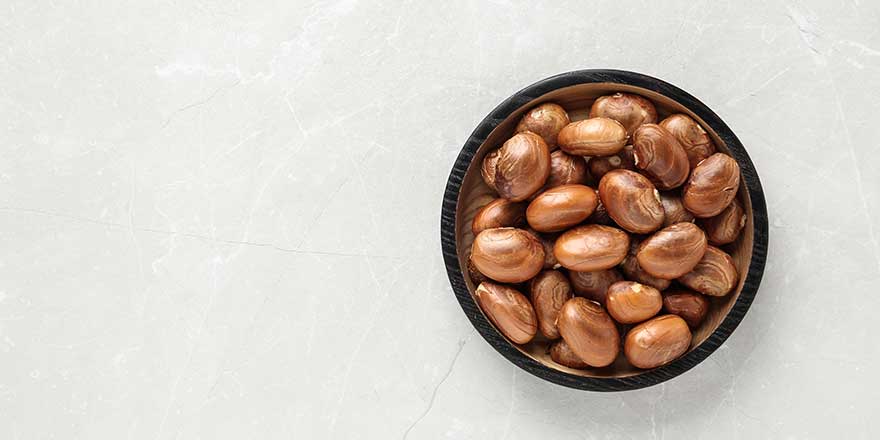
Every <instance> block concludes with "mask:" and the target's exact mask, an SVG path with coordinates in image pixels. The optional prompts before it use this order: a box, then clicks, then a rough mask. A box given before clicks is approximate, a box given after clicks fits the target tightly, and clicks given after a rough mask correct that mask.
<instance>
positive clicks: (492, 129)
mask: <svg viewBox="0 0 880 440" xmlns="http://www.w3.org/2000/svg"><path fill="white" fill-rule="evenodd" d="M615 91H624V92H630V93H638V94H641V95H643V96H646V97H648V98H650V99H652V100H653V101H654V102H655V104H657V107H658V112H659V113H660V114H661V118H662V117H663V114H668V113H671V112H684V113H687V114H689V115H690V116H691V117H693V118H694V119H695V120H697V121H698V122H699V123H700V124H701V125H702V126H703V128H704V129H706V131H707V132H708V133H709V134H710V136H711V137H712V138H713V140H714V142H715V144H716V147H717V148H718V149H719V151H724V152H727V153H729V154H730V155H731V156H733V157H734V158H735V159H736V160H737V162H738V163H739V165H740V169H741V171H742V179H741V185H740V190H739V195H738V197H739V198H740V201H741V202H743V205H744V207H745V209H746V213H747V216H748V219H747V223H746V227H745V229H744V230H743V233H742V234H741V236H740V239H738V240H737V241H736V242H735V243H733V244H731V245H729V246H728V247H726V250H727V251H728V252H729V253H730V254H731V255H732V256H733V257H734V260H735V261H736V263H737V266H738V269H739V270H740V273H742V272H743V271H744V270H745V271H746V275H745V276H744V277H741V279H740V285H739V286H738V288H737V289H736V290H735V291H734V292H732V293H730V294H728V295H727V296H726V297H723V298H711V301H712V308H711V310H712V311H710V314H709V316H708V317H707V319H706V320H705V321H704V323H703V324H702V325H701V327H699V328H697V329H695V330H694V339H693V340H694V342H693V343H692V346H691V348H690V349H689V351H688V352H687V353H685V354H684V355H683V356H682V357H680V358H678V359H676V360H675V361H673V362H671V363H669V364H666V365H664V366H661V367H658V368H654V369H650V370H637V369H634V368H633V367H631V366H628V367H627V366H621V365H622V364H621V363H620V362H618V363H617V364H614V365H612V366H610V367H606V368H603V369H592V370H573V369H570V368H566V367H563V366H561V365H558V364H555V363H554V362H552V360H550V359H549V357H548V356H547V354H546V344H547V342H546V341H544V342H536V343H530V344H529V345H527V346H518V345H515V344H513V343H511V342H510V341H508V340H507V339H506V338H505V337H504V336H503V335H501V333H499V332H498V330H496V328H495V327H494V326H493V325H492V324H491V322H489V320H488V319H487V318H486V316H485V315H484V314H483V313H482V311H481V310H480V308H479V307H478V306H477V304H476V302H475V300H474V297H473V294H472V292H473V289H474V288H475V286H474V284H473V283H472V282H471V280H470V277H469V276H466V275H465V274H466V273H467V270H466V258H467V252H468V249H469V246H470V242H471V241H472V240H473V235H472V233H471V232H470V227H469V219H470V218H472V216H473V213H474V211H475V210H476V208H477V207H478V206H479V205H480V202H479V201H478V199H479V198H480V197H482V198H483V199H484V200H485V198H486V197H487V194H486V193H487V191H488V189H487V187H485V185H483V184H482V182H481V179H480V176H479V165H480V163H481V161H482V157H483V155H485V154H486V152H487V151H489V150H491V149H494V148H496V147H498V146H500V144H501V143H502V142H503V141H504V140H506V139H507V138H508V137H509V136H510V135H511V134H512V133H513V127H514V126H515V125H516V122H517V121H518V120H519V118H520V117H521V115H522V114H523V113H524V112H525V111H526V110H528V109H529V108H531V107H533V106H534V105H537V104H540V103H542V102H546V101H553V102H557V103H560V104H561V105H563V107H566V109H567V110H568V111H569V113H570V114H571V115H572V119H582V118H584V117H586V113H587V112H588V110H589V105H590V103H591V102H592V101H593V100H594V99H595V98H596V97H597V96H601V95H605V94H610V93H613V92H615ZM481 185H482V188H481V187H480V186H481ZM463 225H464V227H463ZM440 232H441V243H442V247H443V258H444V260H445V263H446V271H447V273H448V275H449V281H450V283H451V284H452V289H453V291H454V293H455V297H456V298H457V299H458V302H459V303H460V304H461V307H462V309H463V310H464V312H465V314H466V315H467V317H468V318H469V319H470V320H471V323H473V325H474V327H476V329H477V330H478V331H479V332H480V334H481V335H483V338H485V339H486V341H488V342H489V344H491V345H492V346H493V347H494V348H495V349H496V350H497V351H498V352H499V353H501V354H502V355H503V356H504V357H506V358H507V359H508V360H510V361H511V362H513V363H514V364H516V365H517V366H519V367H520V368H522V369H524V370H526V371H528V372H529V373H531V374H534V375H535V376H538V377H540V378H543V379H546V380H548V381H551V382H554V383H557V384H560V385H565V386H567V387H572V388H579V389H583V390H591V391H624V390H633V389H638V388H643V387H647V386H651V385H655V384H658V383H660V382H663V381H666V380H669V379H672V378H673V377H675V376H678V375H679V374H681V373H684V372H685V371H687V370H689V369H691V368H693V367H694V366H695V365H697V364H698V363H700V362H702V361H703V360H704V359H706V357H708V356H709V355H710V354H711V353H712V352H714V351H715V350H716V349H717V348H718V347H719V346H721V344H722V343H723V342H724V341H725V340H726V339H727V338H728V336H730V334H731V333H732V332H733V330H734V329H735V328H736V327H737V325H739V323H740V321H742V319H743V317H744V316H745V314H746V311H747V310H748V309H749V306H750V305H751V304H752V301H753V300H754V298H755V294H756V293H757V291H758V286H759V284H760V283H761V276H762V274H763V272H764V263H765V260H766V256H767V239H768V236H767V206H766V203H765V201H764V192H763V190H762V188H761V182H760V180H759V179H758V174H757V172H756V171H755V167H754V165H753V164H752V161H751V159H750V158H749V155H748V153H746V150H745V148H744V147H743V146H742V144H741V143H740V141H739V139H737V137H736V135H734V134H733V132H732V131H731V130H730V128H729V127H728V126H727V124H725V123H724V121H722V120H721V118H719V117H718V115H716V114H715V113H714V112H713V111H712V110H710V109H709V108H708V107H707V106H706V105H705V104H703V103H702V102H700V101H699V100H698V99H696V98H694V97H693V96H691V95H690V94H689V93H687V92H685V91H683V90H681V89H679V88H678V87H675V86H673V85H671V84H669V83H666V82H664V81H661V80H659V79H656V78H652V77H650V76H647V75H642V74H639V73H634V72H628V71H622V70H578V71H574V72H568V73H563V74H560V75H556V76H553V77H550V78H547V79H544V80H541V81H538V82H536V83H534V84H532V85H530V86H528V87H526V88H525V89H523V90H520V91H519V92H517V93H515V94H514V95H513V96H511V97H510V98H508V99H506V100H505V101H504V102H502V103H501V104H500V105H499V106H498V107H496V108H495V109H494V110H492V112H491V113H489V115H488V116H486V118H485V119H483V121H482V122H480V124H479V125H478V126H477V128H476V129H475V130H474V132H473V133H472V134H471V136H470V137H469V138H468V140H467V142H466V143H465V144H464V147H463V148H462V150H461V153H460V154H459V155H458V159H456V161H455V165H454V166H453V168H452V172H451V173H450V175H449V180H448V181H447V184H446V193H445V194H444V198H443V208H442V212H441V222H440ZM460 251H463V252H460ZM463 269H464V270H463ZM542 344H543V345H542Z"/></svg>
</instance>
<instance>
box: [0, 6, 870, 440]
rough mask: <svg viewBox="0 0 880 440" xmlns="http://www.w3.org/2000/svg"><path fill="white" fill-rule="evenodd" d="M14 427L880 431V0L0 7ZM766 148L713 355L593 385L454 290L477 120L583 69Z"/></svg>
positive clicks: (338, 432)
mask: <svg viewBox="0 0 880 440" xmlns="http://www.w3.org/2000/svg"><path fill="white" fill-rule="evenodd" d="M0 49H2V50H0V121H2V122H0V438H3V439H46V438H57V439H126V438H130V439H160V440H161V439H220V438H229V439H245V438H254V439H276V438H278V439H280V438H294V439H324V438H345V439H348V438H371V439H390V438H411V439H416V438H421V439H433V438H476V439H485V438H510V439H513V438H521V439H531V438H552V439H569V438H570V439H583V438H597V439H599V438H602V439H604V438H646V437H659V438H662V437H667V438H712V439H717V438H737V437H740V438H829V437H838V436H839V437H842V438H869V437H873V438H877V437H878V436H880V421H878V418H877V415H876V413H877V411H878V410H880V403H878V398H880V391H878V390H880V383H878V382H880V381H878V379H877V377H878V376H877V375H878V373H880V371H878V367H877V364H878V361H880V359H878V343H877V340H878V339H877V338H876V336H875V335H874V332H875V331H876V330H877V327H876V319H877V310H878V308H880V292H878V290H877V285H878V281H880V244H878V240H880V172H878V171H877V169H878V168H877V166H878V165H877V164H878V162H880V146H878V142H877V139H878V138H880V117H878V114H880V5H878V3H877V2H871V1H867V0H861V1H847V2H825V1H818V0H816V1H812V2H798V1H793V2H787V3H781V2H778V3H777V2H774V3H767V4H765V3H758V2H738V1H722V2H714V1H712V2H709V1H696V2H695V1H678V2H663V5H662V6H660V2H620V1H598V2H589V3H587V2H574V1H567V2H561V1H552V2H528V3H523V4H520V3H519V2H506V1H497V2H492V3H477V2H465V1H455V2H412V1H406V0H403V1H394V0H391V1H382V2H369V1H359V2H358V1H354V0H346V1H339V2H328V3H323V2H322V3H305V2H300V1H293V2H291V1H287V2H282V1H274V2H271V1H255V2H241V1H222V2H206V3H202V2H187V1H183V2H143V1H129V0H126V1H112V2H98V1H84V2H48V1H21V0H13V1H10V0H7V1H4V2H2V4H0ZM603 67H604V68H620V69H629V70H635V71H640V72H644V73H647V74H650V75H654V76H657V77H659V78H662V79H665V80H667V81H670V82H672V83H674V84H676V85H679V86H680V87H682V88H684V89H686V90H688V91H690V92H691V93H693V94H694V95H696V96H698V97H699V98H700V99H702V100H703V101H704V102H705V103H706V104H708V105H709V106H710V107H711V108H713V109H714V110H715V111H716V112H718V113H719V114H720V115H721V117H722V118H724V119H725V120H726V121H727V122H728V124H729V125H730V126H731V127H732V128H733V130H734V131H735V132H736V133H737V134H738V135H739V137H740V139H741V140H742V141H743V143H744V144H745V145H746V147H747V148H748V149H749V152H750V154H751V156H752V159H753V160H754V162H755V164H756V166H757V169H758V171H759V173H760V175H761V178H762V181H763V184H764V188H765V191H766V197H767V202H768V206H769V211H770V224H771V227H770V233H771V241H770V252H769V260H768V264H767V270H766V275H765V277H764V281H763V284H762V286H761V290H760V292H759V294H758V297H757V300H756V301H755V303H754V306H753V307H752V309H751V311H750V312H749V314H748V316H747V317H746V319H745V320H744V321H743V323H742V325H741V326H740V327H739V329H738V330H737V331H736V332H735V333H734V334H733V336H732V337H731V338H730V339H729V340H728V341H727V343H726V344H725V345H724V346H723V347H722V348H721V349H719V350H718V351H717V352H716V353H715V354H714V355H713V356H711V357H710V358H709V359H708V360H707V361H706V362H704V363H703V364H701V365H699V366H698V367H696V368H694V369H693V370H692V371H690V372H688V373H687V374H685V375H683V376H681V377H679V378H677V379H675V380H672V381H670V382H668V383H666V384H664V385H662V386H656V387H653V388H649V389H645V390H641V391H636V392H627V393H616V394H595V393H587V392H582V391H576V390H570V389H566V388H562V387H559V386H556V385H552V384H550V383H546V382H543V381H542V380H539V379H537V378H535V377H532V376H530V375H529V374H527V373H525V372H524V371H520V370H518V369H517V368H515V367H514V366H513V365H512V364H510V363H508V362H507V361H506V360H504V359H503V358H502V357H501V356H500V355H498V354H497V353H496V352H495V351H494V350H493V349H492V348H491V347H490V346H489V345H488V344H487V343H486V342H485V341H483V339H482V338H481V337H480V336H479V335H478V334H476V333H475V331H474V330H473V329H472V327H471V325H470V323H469V322H468V321H467V319H466V318H465V317H464V315H463V314H462V313H461V310H460V308H459V305H458V303H457V302H456V301H455V300H454V297H453V295H452V293H451V289H450V287H449V283H448V281H447V278H446V273H445V270H444V267H443V263H442V259H441V254H440V244H439V211H440V204H441V200H442V193H443V189H444V185H445V182H446V177H447V175H448V173H449V170H450V168H451V165H452V163H453V161H454V159H455V157H456V155H457V154H458V152H459V149H460V148H461V145H462V144H463V143H464V141H465V139H466V138H467V136H468V135H469V134H470V132H471V130H472V129H473V127H474V126H475V125H476V124H477V123H478V122H479V121H480V120H481V119H482V118H483V116H484V115H485V114H486V113H488V112H489V110H491V109H492V108H493V107H494V106H495V105H496V104H498V103H499V102H500V101H501V100H503V99H504V98H506V97H507V96H509V95H510V94H511V93H512V92H514V91H515V90H518V89H519V88H521V87H523V86H525V85H527V84H529V83H532V82H534V81H536V80H539V79H541V78H543V77H546V76H550V75H553V74H556V73H559V72H563V71H568V70H574V69H579V68H603Z"/></svg>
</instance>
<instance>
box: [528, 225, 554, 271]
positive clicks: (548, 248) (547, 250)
mask: <svg viewBox="0 0 880 440" xmlns="http://www.w3.org/2000/svg"><path fill="white" fill-rule="evenodd" d="M534 235H535V236H536V237H538V240H541V246H543V247H544V269H558V268H559V267H560V266H559V262H558V261H556V255H553V245H554V244H555V243H556V236H555V235H553V234H551V236H549V237H548V236H547V235H546V234H544V235H541V234H538V233H537V232H534Z"/></svg>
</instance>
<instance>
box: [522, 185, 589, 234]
mask: <svg viewBox="0 0 880 440" xmlns="http://www.w3.org/2000/svg"><path fill="white" fill-rule="evenodd" d="M598 204H599V199H598V197H596V191H595V190H594V189H593V188H590V187H588V186H584V185H562V186H557V187H555V188H551V189H548V190H547V191H544V192H543V193H541V194H539V195H538V197H536V198H535V199H534V200H532V202H531V203H529V206H528V209H526V219H527V220H528V222H529V226H531V227H532V229H534V230H536V231H538V232H558V231H562V230H564V229H568V228H569V227H571V226H574V225H576V224H578V223H580V222H582V221H584V220H586V219H587V217H589V216H590V214H592V213H593V210H595V209H596V206H597V205H598Z"/></svg>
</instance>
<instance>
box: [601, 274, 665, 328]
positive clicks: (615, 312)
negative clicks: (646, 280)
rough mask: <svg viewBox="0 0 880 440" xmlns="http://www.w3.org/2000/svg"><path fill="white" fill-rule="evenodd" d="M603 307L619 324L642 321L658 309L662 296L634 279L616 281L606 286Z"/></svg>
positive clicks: (657, 291)
mask: <svg viewBox="0 0 880 440" xmlns="http://www.w3.org/2000/svg"><path fill="white" fill-rule="evenodd" d="M605 307H606V308H607V309H608V313H609V314H610V315H611V317H612V318H614V320H615V321H617V322H619V323H621V324H635V323H637V322H642V321H644V320H646V319H648V318H650V317H652V316H654V315H656V314H657V312H659V311H660V309H661V308H662V307H663V297H662V296H660V291H659V290H657V289H655V288H653V287H651V286H648V285H645V284H640V283H636V282H634V281H618V282H616V283H614V284H612V285H611V287H609V288H608V299H606V300H605Z"/></svg>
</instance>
